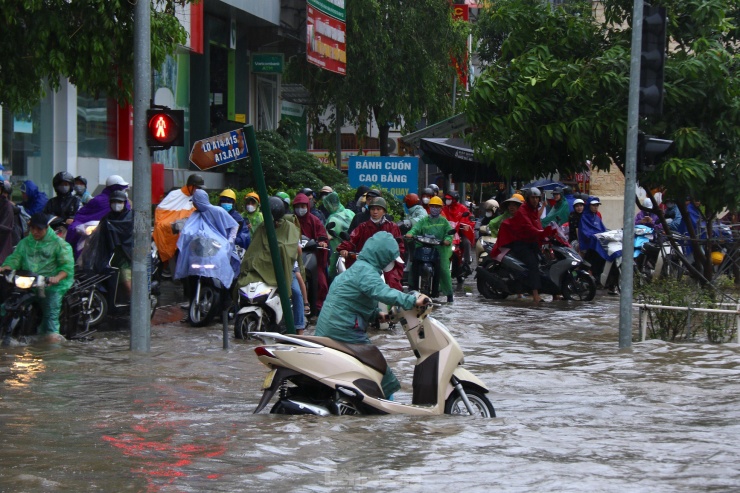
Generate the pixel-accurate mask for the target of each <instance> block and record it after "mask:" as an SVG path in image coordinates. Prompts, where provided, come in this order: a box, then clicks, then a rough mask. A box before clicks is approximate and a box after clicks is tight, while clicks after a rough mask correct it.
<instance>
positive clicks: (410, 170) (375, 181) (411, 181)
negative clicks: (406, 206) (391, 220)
mask: <svg viewBox="0 0 740 493" xmlns="http://www.w3.org/2000/svg"><path fill="white" fill-rule="evenodd" d="M348 175H349V186H351V187H352V188H357V187H359V186H360V185H365V186H367V187H370V186H372V185H380V186H381V187H382V188H383V189H385V190H388V191H389V192H390V193H392V194H393V195H395V196H396V197H398V198H399V199H403V197H405V196H406V195H407V194H409V193H417V192H418V191H419V158H418V157H415V156H413V157H412V156H404V157H388V156H377V157H376V156H352V157H350V158H349V169H348Z"/></svg>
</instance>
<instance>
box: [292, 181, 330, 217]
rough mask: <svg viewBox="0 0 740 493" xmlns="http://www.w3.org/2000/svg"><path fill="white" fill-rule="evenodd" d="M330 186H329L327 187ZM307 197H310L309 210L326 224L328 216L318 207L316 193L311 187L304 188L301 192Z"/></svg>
mask: <svg viewBox="0 0 740 493" xmlns="http://www.w3.org/2000/svg"><path fill="white" fill-rule="evenodd" d="M327 188H329V187H327ZM298 193H302V194H303V195H305V196H306V197H308V211H309V212H310V213H311V214H313V215H314V216H316V218H317V219H318V220H319V221H321V224H326V216H325V215H324V214H323V213H322V212H321V211H320V210H319V209H317V208H316V194H315V193H314V192H313V190H311V189H310V188H308V187H306V188H302V189H301V191H300V192H298Z"/></svg>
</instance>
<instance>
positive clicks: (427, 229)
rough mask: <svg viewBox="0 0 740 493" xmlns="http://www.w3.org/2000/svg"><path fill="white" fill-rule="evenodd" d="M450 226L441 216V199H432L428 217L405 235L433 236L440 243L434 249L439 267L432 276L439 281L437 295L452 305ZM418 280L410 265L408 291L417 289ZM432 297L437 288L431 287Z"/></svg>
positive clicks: (413, 268) (409, 236)
mask: <svg viewBox="0 0 740 493" xmlns="http://www.w3.org/2000/svg"><path fill="white" fill-rule="evenodd" d="M451 229H452V226H451V225H450V223H449V222H448V221H447V219H445V218H444V217H443V216H442V199H440V198H439V197H432V199H431V200H430V201H429V215H428V216H426V217H424V218H423V219H421V220H420V221H419V222H417V223H416V224H415V225H414V227H413V228H411V230H410V231H409V232H408V233H406V238H413V237H414V236H419V235H434V237H435V238H437V239H438V240H441V241H442V244H441V245H437V246H435V247H434V248H436V249H437V251H438V252H439V265H437V272H438V273H439V274H438V275H436V276H434V277H435V279H439V293H441V294H442V295H444V296H447V302H448V303H452V299H453V298H452V292H453V291H452V275H451V273H450V268H449V265H450V258H451V257H452V246H451V245H452V235H450V234H449V232H450V230H451ZM418 278H419V274H418V271H417V270H416V265H414V264H412V265H411V283H410V284H411V286H409V288H410V289H418V286H416V285H415V283H416V281H417V279H418ZM433 290H434V292H433V293H432V297H433V298H435V297H437V296H438V294H437V286H434V287H433Z"/></svg>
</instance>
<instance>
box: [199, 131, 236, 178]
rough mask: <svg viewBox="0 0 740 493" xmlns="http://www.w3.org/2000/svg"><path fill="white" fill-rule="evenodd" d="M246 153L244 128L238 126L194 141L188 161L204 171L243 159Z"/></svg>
mask: <svg viewBox="0 0 740 493" xmlns="http://www.w3.org/2000/svg"><path fill="white" fill-rule="evenodd" d="M248 153H249V151H248V150H247V144H246V142H245V141H244V130H242V129H241V128H240V129H238V130H232V131H230V132H226V133H225V134H219V135H215V136H213V137H209V138H207V139H203V140H198V141H196V142H195V144H193V150H192V151H190V162H191V163H193V164H194V165H196V166H197V167H198V169H200V170H203V171H205V170H208V169H211V168H215V167H216V166H221V165H223V164H229V163H233V162H234V161H238V160H240V159H244V158H246V157H247V155H248Z"/></svg>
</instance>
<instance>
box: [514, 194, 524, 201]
mask: <svg viewBox="0 0 740 493" xmlns="http://www.w3.org/2000/svg"><path fill="white" fill-rule="evenodd" d="M512 197H514V198H516V199H519V200H521V201H522V203H524V195H522V194H520V193H515V194H514V195H512Z"/></svg>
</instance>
